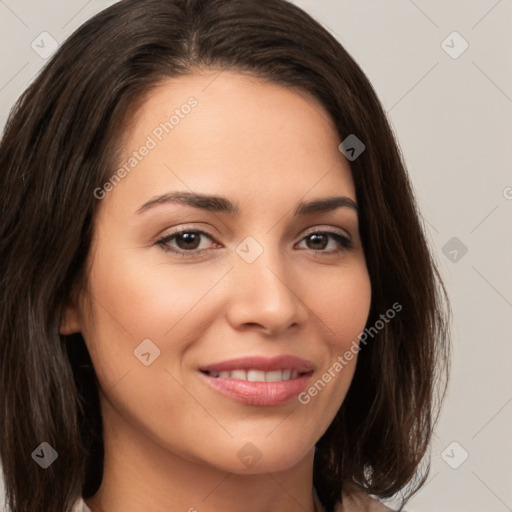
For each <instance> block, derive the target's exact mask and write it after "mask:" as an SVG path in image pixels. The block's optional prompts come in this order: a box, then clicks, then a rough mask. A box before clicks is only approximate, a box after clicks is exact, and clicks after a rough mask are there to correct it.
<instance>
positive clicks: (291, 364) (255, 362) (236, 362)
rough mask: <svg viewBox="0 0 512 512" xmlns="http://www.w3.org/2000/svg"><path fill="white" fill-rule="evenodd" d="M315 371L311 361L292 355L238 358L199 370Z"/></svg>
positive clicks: (202, 367)
mask: <svg viewBox="0 0 512 512" xmlns="http://www.w3.org/2000/svg"><path fill="white" fill-rule="evenodd" d="M313 369H314V368H313V363H312V362H311V361H307V360H306V359H302V358H300V357H296V356H292V355H282V356H275V357H264V356H249V357H237V358H235V359H229V360H227V361H220V362H218V363H212V364H209V365H206V366H201V367H200V368H199V370H201V371H204V372H224V371H231V370H261V371H264V372H271V371H276V370H297V372H298V373H309V372H311V371H313Z"/></svg>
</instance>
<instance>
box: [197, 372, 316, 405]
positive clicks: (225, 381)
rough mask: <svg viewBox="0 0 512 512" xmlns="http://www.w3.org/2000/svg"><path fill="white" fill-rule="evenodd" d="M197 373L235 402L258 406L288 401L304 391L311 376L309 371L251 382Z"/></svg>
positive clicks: (280, 403)
mask: <svg viewBox="0 0 512 512" xmlns="http://www.w3.org/2000/svg"><path fill="white" fill-rule="evenodd" d="M199 373H200V374H201V376H202V378H204V379H205V380H206V382H207V383H208V384H209V385H210V386H211V387H212V388H213V389H215V390H216V391H218V392H219V393H222V394H223V395H225V396H228V397H230V398H232V399H233V400H236V401H237V402H242V403H244V404H249V405H259V406H273V405H283V404H286V403H287V402H290V401H291V400H293V399H294V398H296V397H297V396H298V395H299V394H300V393H301V392H302V391H304V389H305V388H306V386H307V383H308V380H309V378H310V377H311V373H307V374H304V375H300V376H298V377H295V378H294V379H289V380H282V381H279V382H251V381H248V380H239V379H232V378H229V377H228V378H223V377H212V376H210V375H207V374H206V373H203V372H199Z"/></svg>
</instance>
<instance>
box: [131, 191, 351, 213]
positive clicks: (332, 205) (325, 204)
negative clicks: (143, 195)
mask: <svg viewBox="0 0 512 512" xmlns="http://www.w3.org/2000/svg"><path fill="white" fill-rule="evenodd" d="M167 203H177V204H183V205H186V206H192V207H194V208H201V209H203V210H207V211H212V212H221V213H228V214H231V215H239V214H240V207H239V205H238V204H236V203H233V202H231V201H230V200H229V199H227V198H225V197H221V196H209V195H205V194H198V193H194V192H171V193H169V194H164V195H161V196H156V197H153V198H151V199H150V200H149V201H146V202H145V203H144V204H143V205H142V206H141V207H140V208H139V209H138V210H137V211H136V212H135V213H137V214H139V213H142V212H144V211H146V210H149V209H150V208H153V207H156V206H158V205H162V204H167ZM337 208H350V209H352V210H354V211H355V212H356V213H357V212H358V206H357V204H356V202H355V201H353V200H352V199H350V198H349V197H346V196H335V197H327V198H324V199H317V200H315V201H310V202H306V203H304V202H301V203H299V205H298V207H297V209H296V210H295V215H299V216H305V215H312V214H314V213H318V212H329V211H332V210H335V209H337Z"/></svg>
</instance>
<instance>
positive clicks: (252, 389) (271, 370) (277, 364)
mask: <svg viewBox="0 0 512 512" xmlns="http://www.w3.org/2000/svg"><path fill="white" fill-rule="evenodd" d="M313 372H314V368H313V364H312V363H311V361H306V360H305V359H301V358H298V357H295V356H278V357H274V358H264V357H246V358H237V359H231V360H229V361H223V362H220V363H214V364H211V365H208V366H205V367H202V368H199V374H200V375H201V378H202V379H203V380H204V382H206V384H208V386H209V387H210V388H211V389H213V390H214V391H216V392H218V393H220V394H222V395H224V396H226V397H229V398H231V399H233V400H235V401H237V402H240V403H244V404H248V405H253V406H267V407H268V406H278V405H284V404H286V403H288V402H290V401H292V400H293V399H295V398H297V396H298V395H299V394H300V393H301V392H302V391H304V389H305V388H306V385H307V383H308V381H309V379H310V378H311V375H312V374H313Z"/></svg>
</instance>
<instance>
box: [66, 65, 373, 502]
mask: <svg viewBox="0 0 512 512" xmlns="http://www.w3.org/2000/svg"><path fill="white" fill-rule="evenodd" d="M191 96H194V97H195V98H196V99H197V100H198V105H197V106H196V107H195V108H194V109H192V111H191V112H190V114H188V115H187V116H186V117H184V118H183V119H180V123H179V124H178V125H177V126H175V128H174V129H173V131H172V132H170V133H169V134H166V135H165V137H164V138H163V140H162V141H161V142H159V143H158V145H157V147H155V148H154V149H152V150H151V151H150V152H149V154H148V155H147V156H146V157H145V158H143V159H142V160H141V161H140V162H139V163H138V165H137V166H136V167H135V168H134V169H133V170H132V172H130V173H129V174H127V175H126V177H124V178H123V179H122V180H121V182H120V183H119V184H117V185H116V186H115V187H113V189H112V190H110V191H109V192H108V193H107V194H106V196H105V198H104V199H102V200H101V201H100V207H99V210H98V214H97V216H96V218H95V221H94V236H93V244H92V247H91V251H90V255H89V260H88V275H87V277H88V279H87V286H86V289H84V290H83V291H82V293H81V294H80V296H79V299H78V300H77V301H76V303H75V304H71V305H69V307H68V309H67V310H66V313H65V317H64V319H63V322H62V325H61V332H62V333H63V334H69V333H72V332H81V333H82V335H83V337H84V340H85V342H86V345H87V348H88V350H89V352H90V355H91V359H92V362H93V365H94V367H95V370H96V373H97V376H98V379H99V383H100V386H101V389H100V398H101V411H102V416H103V422H104V442H105V466H104V477H103V482H102V485H101V487H100V488H99V490H98V492H97V493H96V494H95V495H94V496H93V497H92V498H91V499H88V500H86V503H87V505H88V506H89V507H90V508H92V509H93V510H100V511H103V512H143V511H144V512H147V511H148V510H152V511H157V510H162V511H163V510H165V511H189V512H192V511H193V510H197V511H198V512H213V511H218V510H223V511H226V512H229V511H233V512H234V511H239V510H240V509H241V508H243V509H244V510H245V511H246V512H274V511H278V510H279V511H280V512H292V511H297V510H300V511H308V512H312V511H313V510H314V504H313V499H312V485H313V484H312V477H313V456H314V445H315V443H316V442H317V441H318V439H319V438H320V437H321V435H322V434H323V433H324V432H325V430H326V429H327V427H328V426H329V424H330V423H331V421H332V419H333V418H334V416H335V414H336V412H337V411H338V409H339V407H340V405H341V403H342V402H343V399H344V397H345V395H346V392H347V390H348V387H349V385H350V382H351V380H352V376H353V373H354V370H355V364H356V359H357V358H356V357H354V358H353V359H352V360H351V361H350V362H349V363H348V364H347V365H346V366H344V368H343V370H342V371H340V372H338V373H337V374H336V377H334V378H333V379H332V380H331V381H330V382H329V383H328V384H327V385H326V386H325V388H324V389H322V390H321V391H320V392H319V393H318V394H317V395H316V396H315V397H313V398H311V400H310V402H309V403H307V404H305V405H303V404H301V403H299V402H298V401H297V399H294V400H292V401H291V402H289V403H287V404H284V405H279V406H270V407H269V406H253V405H247V404H244V403H240V402H237V401H235V400H233V399H231V398H228V397H226V396H224V395H221V394H219V393H218V392H216V391H214V390H212V389H211V388H210V387H209V386H207V385H206V384H205V383H204V382H203V380H202V379H200V378H199V375H198V367H200V366H202V365H205V364H208V363H213V362H218V361H222V360H226V359H231V358H234V357H240V356H247V355H264V356H268V357H271V356H275V355H280V354H292V355H296V356H298V357H302V358H304V359H307V360H310V361H312V362H313V364H314V367H315V371H314V374H313V376H312V377H311V380H310V383H311V384H312V383H314V382H316V381H317V379H319V378H321V376H322V374H324V373H325V372H326V371H327V369H328V368H329V367H332V365H333V364H334V362H335V361H336V359H337V357H338V356H340V355H342V354H343V353H344V352H345V351H346V350H348V349H349V348H350V346H351V344H352V343H353V341H354V340H356V341H357V336H358V334H359V333H360V332H361V331H362V330H363V329H364V327H365V323H366V320H367V317H368V313H369V308H370V300H371V285H370V279H369V276H368V271H367V267H366V262H365V257H364V252H363V248H362V245H361V242H360V239H359V227H358V218H357V213H356V212H355V211H354V210H352V209H350V208H346V207H342V208H337V209H335V210H333V211H330V212H321V213H315V214H313V215H309V216H307V217H305V218H299V217H295V216H294V210H295V208H296V206H297V204H298V203H299V202H300V201H311V200H314V199H321V198H326V197H330V196H332V195H339V196H347V197H349V198H351V199H352V200H353V201H356V195H355V190H354V184H353V181H352V176H351V170H350V166H349V163H348V161H347V160H346V159H345V157H344V156H343V155H342V153H341V152H340V151H339V150H338V145H339V144H340V142H341V140H340V138H339V136H338V134H337V132H336V129H335V126H334V123H333V121H332V120H331V119H330V117H329V115H328V113H327V111H326V110H325V109H324V108H323V107H322V106H321V105H320V104H319V103H318V102H317V101H316V100H315V99H314V98H313V97H311V96H309V95H307V94H306V93H304V92H300V93H299V92H296V91H294V90H292V89H290V88H284V87H281V86H277V85H274V84H270V83H268V82H265V81H262V80H260V79H255V78H253V77H249V76H248V75H242V74H239V73H236V72H231V71H223V72H222V73H220V75H219V74H218V71H212V70H208V71H206V70H203V71H201V72H200V71H197V72H196V73H195V74H194V75H192V76H187V77H179V78H173V79H167V80H166V81H165V82H163V83H162V84H161V85H160V86H159V87H157V88H156V89H155V90H153V91H151V93H150V94H149V95H148V96H147V97H146V100H145V101H144V102H143V103H142V106H140V107H139V108H138V109H137V111H136V112H135V114H134V115H133V116H132V118H131V120H130V123H129V125H128V129H127V130H126V132H125V136H124V139H123V141H122V142H123V151H124V156H123V158H122V159H121V160H122V162H121V163H120V165H122V163H123V162H125V161H126V159H128V158H129V156H130V155H131V154H132V152H133V151H134V150H136V149H137V148H140V146H141V145H142V144H144V143H145V141H146V140H147V137H148V135H149V134H151V133H152V132H153V130H154V129H155V127H157V126H158V125H159V124H160V123H161V122H162V121H163V120H166V119H168V118H169V117H170V115H172V113H173V111H174V109H176V108H179V107H180V106H181V105H183V104H184V103H186V101H187V99H188V98H190V97H191ZM178 190H180V191H187V192H190V191H194V192H200V193H204V194H215V195H220V196H223V197H226V198H228V199H230V200H231V201H233V202H237V203H238V205H239V207H240V210H241V213H240V214H239V215H238V216H234V215H230V214H227V213H220V212H208V211H205V210H201V209H198V208H194V207H191V206H186V205H179V204H162V205H159V206H156V207H154V208H149V209H147V210H146V211H144V212H143V213H136V211H137V210H138V209H139V208H140V206H141V205H142V204H144V203H145V202H146V201H148V200H150V199H151V198H154V197H155V196H158V195H161V194H165V193H168V192H172V191H178ZM181 227H187V228H190V229H192V230H193V229H201V230H204V231H206V232H207V233H208V234H209V235H210V236H211V239H209V238H208V237H204V236H203V237H200V243H198V244H197V245H196V246H194V247H197V248H196V249H195V250H196V251H197V250H201V249H204V250H205V251H204V252H203V253H202V254H201V255H200V256H199V257H197V258H193V257H190V256H188V257H181V256H179V255H176V254H175V253H173V252H171V251H168V252H166V251H164V249H163V247H162V245H161V244H158V243H157V241H158V239H160V238H162V237H163V236H164V235H168V234H171V233H172V232H173V230H176V229H177V228H181ZM322 229H324V230H328V231H333V232H337V233H341V234H345V235H348V236H349V237H350V239H351V241H352V247H351V248H350V249H345V248H344V247H343V246H341V245H340V244H339V243H338V242H337V241H336V239H335V238H333V237H332V236H330V237H324V238H323V239H321V240H320V241H316V242H315V239H314V238H311V236H309V237H306V235H308V234H309V235H310V232H311V231H315V230H316V231H320V230H322ZM248 236H251V237H253V238H254V239H255V240H256V241H257V243H258V244H259V245H260V246H261V247H262V249H263V252H262V254H260V255H259V256H258V257H257V258H256V259H255V261H253V262H252V263H247V262H246V261H245V260H244V259H243V258H242V257H241V256H240V255H239V254H238V253H237V252H236V248H237V246H238V245H239V244H240V243H241V242H242V241H243V240H244V239H246V237H248ZM322 244H323V245H322ZM167 245H168V246H170V247H173V248H174V249H176V250H179V249H182V251H187V250H188V251H193V250H194V247H192V248H191V246H190V242H189V246H187V245H186V243H184V242H183V239H181V240H180V239H179V238H175V239H174V240H173V241H170V242H168V243H167ZM187 247H189V248H188V249H187ZM207 249H210V250H207ZM315 249H316V250H318V251H324V252H323V253H320V252H319V253H316V252H315ZM338 249H341V250H342V251H341V252H340V253H339V254H335V253H334V251H335V250H338ZM251 250H252V249H251ZM329 253H330V254H329ZM145 339H150V340H151V341H152V343H154V344H155V345H156V346H157V347H158V349H159V350H160V356H159V357H157V358H156V359H154V361H153V362H152V363H151V364H150V365H148V366H145V365H144V364H142V363H141V362H140V360H139V359H138V358H137V357H135V355H134V350H135V349H136V348H137V346H138V345H139V344H140V343H141V342H142V340H145ZM247 443H252V445H254V446H255V447H256V448H257V450H258V452H259V453H260V454H261V458H260V460H259V461H258V462H257V463H256V464H254V465H252V466H251V467H247V466H246V465H244V464H243V463H242V462H241V460H240V459H239V457H238V456H237V453H238V452H239V450H240V449H241V448H242V447H244V446H245V445H246V444H247ZM252 450H254V448H252ZM241 504H243V506H242V505H241Z"/></svg>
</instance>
